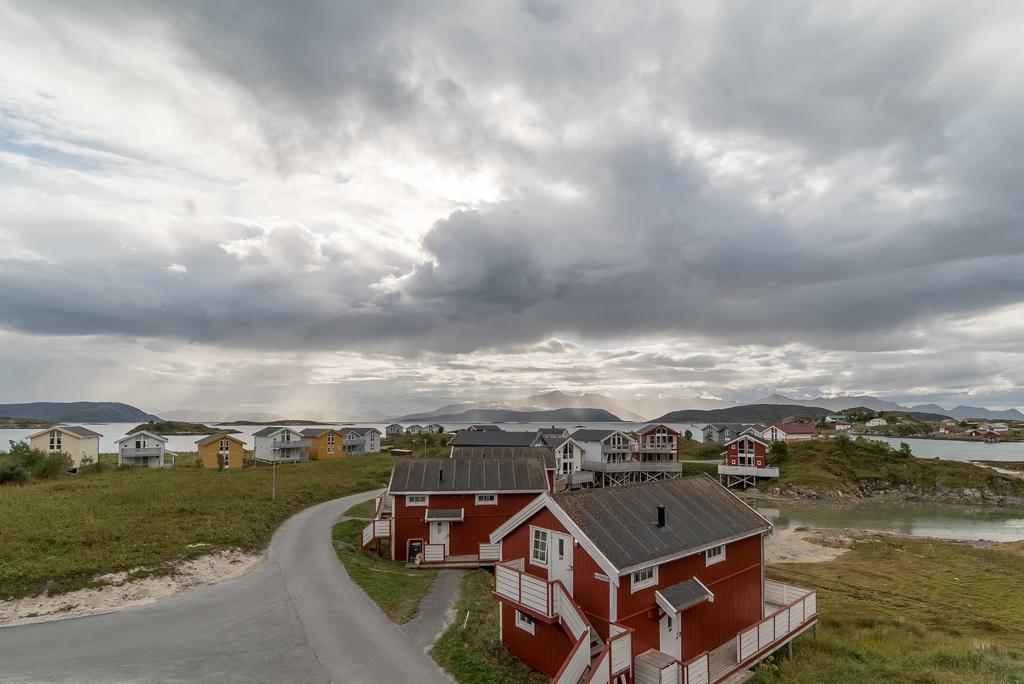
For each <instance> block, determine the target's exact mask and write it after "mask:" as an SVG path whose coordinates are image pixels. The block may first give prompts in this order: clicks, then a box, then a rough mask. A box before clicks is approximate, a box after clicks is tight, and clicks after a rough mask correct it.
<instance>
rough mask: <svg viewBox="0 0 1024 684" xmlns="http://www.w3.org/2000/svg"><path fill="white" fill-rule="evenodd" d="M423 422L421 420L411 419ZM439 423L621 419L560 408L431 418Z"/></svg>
mask: <svg viewBox="0 0 1024 684" xmlns="http://www.w3.org/2000/svg"><path fill="white" fill-rule="evenodd" d="M409 420H421V419H409ZM430 421H431V422H439V423H618V422H621V420H620V418H619V417H618V416H616V415H615V414H613V413H609V412H608V411H605V410H604V409H595V408H560V409H552V410H550V411H506V410H503V409H470V410H469V411H462V412H460V413H449V414H442V415H438V416H431V418H430Z"/></svg>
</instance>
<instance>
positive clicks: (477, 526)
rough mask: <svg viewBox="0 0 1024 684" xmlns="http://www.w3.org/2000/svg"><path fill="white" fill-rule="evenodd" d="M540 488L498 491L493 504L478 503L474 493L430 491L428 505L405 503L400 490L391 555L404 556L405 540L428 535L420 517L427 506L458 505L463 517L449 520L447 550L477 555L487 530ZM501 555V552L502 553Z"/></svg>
mask: <svg viewBox="0 0 1024 684" xmlns="http://www.w3.org/2000/svg"><path fill="white" fill-rule="evenodd" d="M539 493H540V492H525V493H516V494H500V493H499V494H498V503H497V504H496V505H493V506H478V505H477V504H476V498H475V495H474V494H430V495H429V497H430V498H429V506H407V505H406V503H405V495H404V494H395V495H394V496H395V504H394V514H393V518H394V521H395V542H394V543H395V559H396V560H407V555H408V549H409V540H411V539H422V540H423V541H424V543H426V542H427V541H428V540H429V539H430V525H428V524H427V523H426V522H424V520H423V517H424V516H425V515H426V512H427V510H428V509H429V508H461V509H463V518H464V519H463V521H462V522H452V523H450V524H449V526H448V529H449V536H448V554H449V555H452V556H462V555H474V556H475V555H477V554H478V553H479V551H480V544H487V543H489V541H490V536H491V533H492V532H494V530H496V529H498V527H500V526H501V525H502V524H504V523H505V521H507V520H508V519H509V518H511V517H512V516H513V515H515V514H516V513H518V512H519V511H520V510H522V509H523V508H524V507H525V506H526V505H527V504H529V503H530V502H531V501H533V500H534V499H536V498H537V495H538V494H539ZM502 557H503V558H504V557H505V556H502Z"/></svg>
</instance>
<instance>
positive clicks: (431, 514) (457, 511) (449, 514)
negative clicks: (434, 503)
mask: <svg viewBox="0 0 1024 684" xmlns="http://www.w3.org/2000/svg"><path fill="white" fill-rule="evenodd" d="M424 519H425V520H426V521H427V522H430V521H432V520H462V519H463V514H462V509H461V508H429V509H427V514H426V516H424Z"/></svg>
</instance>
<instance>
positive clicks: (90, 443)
mask: <svg viewBox="0 0 1024 684" xmlns="http://www.w3.org/2000/svg"><path fill="white" fill-rule="evenodd" d="M100 437H102V435H100V433H98V432H93V431H92V430H90V429H88V428H84V427H82V426H81V425H56V426H54V427H52V428H47V429H46V430H40V431H39V432H36V433H33V434H31V435H29V436H28V438H27V439H28V443H29V446H30V447H32V448H33V449H38V450H39V451H48V452H55V453H56V452H63V453H65V454H67V455H68V456H70V457H71V469H72V470H78V468H79V467H80V466H81V465H82V461H83V460H85V461H91V462H93V463H95V462H96V460H97V459H98V458H99V457H100Z"/></svg>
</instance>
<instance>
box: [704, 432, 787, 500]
mask: <svg viewBox="0 0 1024 684" xmlns="http://www.w3.org/2000/svg"><path fill="white" fill-rule="evenodd" d="M770 448H771V445H770V444H769V443H768V442H767V441H765V440H764V439H761V438H760V437H755V436H754V435H752V434H744V435H740V436H739V437H737V438H736V439H734V440H732V441H730V442H726V443H725V451H724V452H722V462H721V463H720V464H718V479H719V481H720V482H723V483H724V484H725V486H727V487H732V486H733V485H737V484H739V485H742V486H743V487H744V488H746V487H747V485H751V486H756V485H757V478H759V477H778V476H779V469H778V468H775V467H772V466H769V465H768V449H770Z"/></svg>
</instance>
